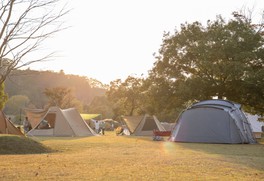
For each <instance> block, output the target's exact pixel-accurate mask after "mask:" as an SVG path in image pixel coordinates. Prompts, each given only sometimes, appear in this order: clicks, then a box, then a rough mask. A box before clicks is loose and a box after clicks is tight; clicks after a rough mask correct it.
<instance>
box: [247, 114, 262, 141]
mask: <svg viewBox="0 0 264 181" xmlns="http://www.w3.org/2000/svg"><path fill="white" fill-rule="evenodd" d="M246 116H247V118H248V121H249V123H250V125H251V127H252V131H253V134H254V135H255V137H256V138H261V136H262V126H264V122H260V121H258V119H260V118H261V116H259V115H252V114H248V113H246Z"/></svg>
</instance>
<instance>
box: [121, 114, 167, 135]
mask: <svg viewBox="0 0 264 181" xmlns="http://www.w3.org/2000/svg"><path fill="white" fill-rule="evenodd" d="M123 120H124V122H125V123H126V125H127V127H128V129H129V131H130V132H131V135H134V136H152V135H153V130H158V131H165V129H164V127H163V126H162V125H161V123H160V122H159V120H158V119H157V118H156V116H150V115H147V114H146V115H144V116H124V117H123Z"/></svg>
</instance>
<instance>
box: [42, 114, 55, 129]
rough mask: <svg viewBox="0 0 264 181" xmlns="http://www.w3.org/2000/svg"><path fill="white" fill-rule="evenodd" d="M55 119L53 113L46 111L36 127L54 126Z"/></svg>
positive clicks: (46, 127) (48, 127)
mask: <svg viewBox="0 0 264 181" xmlns="http://www.w3.org/2000/svg"><path fill="white" fill-rule="evenodd" d="M55 120H56V114H55V113H48V114H47V115H46V116H45V117H44V119H43V120H42V121H41V123H40V124H39V126H38V129H50V128H54V126H55Z"/></svg>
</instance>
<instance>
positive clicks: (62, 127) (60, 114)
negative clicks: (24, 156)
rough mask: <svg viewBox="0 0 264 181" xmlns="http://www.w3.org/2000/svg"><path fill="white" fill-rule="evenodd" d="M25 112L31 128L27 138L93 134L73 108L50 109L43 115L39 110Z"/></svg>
mask: <svg viewBox="0 0 264 181" xmlns="http://www.w3.org/2000/svg"><path fill="white" fill-rule="evenodd" d="M25 111H26V115H27V116H28V118H29V121H30V123H31V125H32V127H33V129H32V130H30V131H29V132H28V133H27V135H28V136H92V135H94V134H95V133H94V131H93V130H92V129H91V128H90V127H89V126H88V125H87V124H86V123H85V121H84V120H83V119H82V117H81V115H80V114H79V112H78V111H77V110H76V109H75V108H69V109H64V110H62V109H60V108H58V107H50V108H49V110H48V111H46V113H45V114H44V112H43V111H40V110H38V111H34V110H32V111H30V110H29V109H27V110H25ZM37 118H38V122H37V124H36V120H37Z"/></svg>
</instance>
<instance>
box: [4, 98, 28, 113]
mask: <svg viewBox="0 0 264 181" xmlns="http://www.w3.org/2000/svg"><path fill="white" fill-rule="evenodd" d="M29 102H30V100H29V98H28V97H27V96H24V95H15V96H12V97H10V99H8V101H7V102H6V105H5V108H4V111H5V113H6V114H13V115H18V114H20V113H21V111H22V109H23V108H25V107H28V104H29Z"/></svg>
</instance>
